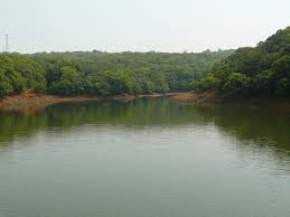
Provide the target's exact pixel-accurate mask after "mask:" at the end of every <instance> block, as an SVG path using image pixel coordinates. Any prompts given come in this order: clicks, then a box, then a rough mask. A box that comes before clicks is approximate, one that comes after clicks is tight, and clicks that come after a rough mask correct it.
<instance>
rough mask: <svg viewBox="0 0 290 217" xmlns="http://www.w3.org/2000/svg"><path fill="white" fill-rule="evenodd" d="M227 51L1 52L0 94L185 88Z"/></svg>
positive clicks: (102, 93)
mask: <svg viewBox="0 0 290 217" xmlns="http://www.w3.org/2000/svg"><path fill="white" fill-rule="evenodd" d="M231 53H232V50H226V51H221V50H220V51H216V52H211V51H205V52H202V53H158V52H148V53H137V52H123V53H107V52H99V51H92V52H63V53H37V54H32V55H23V54H17V53H13V54H8V53H2V54H0V96H6V95H12V94H19V93H22V92H25V91H30V92H41V93H48V94H55V95H97V96H108V95H117V94H124V93H126V94H151V93H165V92H169V91H171V92H173V91H186V90H191V89H192V80H196V79H198V78H200V77H201V76H202V75H203V74H204V73H205V72H206V71H208V70H209V69H210V68H211V67H212V66H213V65H214V64H216V63H217V62H219V61H221V60H222V59H224V58H226V57H227V56H229V55H230V54H231Z"/></svg>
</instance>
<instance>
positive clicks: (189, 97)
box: [168, 92, 224, 104]
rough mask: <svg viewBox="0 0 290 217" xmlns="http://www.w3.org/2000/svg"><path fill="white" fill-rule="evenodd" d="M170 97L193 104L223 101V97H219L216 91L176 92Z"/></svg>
mask: <svg viewBox="0 0 290 217" xmlns="http://www.w3.org/2000/svg"><path fill="white" fill-rule="evenodd" d="M168 98H169V99H171V100H174V101H178V102H183V103H193V104H206V103H221V102H223V100H224V99H223V98H222V97H219V96H218V95H217V94H215V93H214V92H203V93H195V92H184V93H174V94H171V95H169V96H168Z"/></svg>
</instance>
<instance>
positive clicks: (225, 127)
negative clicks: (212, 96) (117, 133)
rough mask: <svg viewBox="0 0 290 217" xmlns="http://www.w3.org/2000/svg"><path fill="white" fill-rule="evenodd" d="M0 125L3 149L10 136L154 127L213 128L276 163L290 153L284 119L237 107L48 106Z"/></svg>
mask: <svg viewBox="0 0 290 217" xmlns="http://www.w3.org/2000/svg"><path fill="white" fill-rule="evenodd" d="M0 120H1V122H0V145H1V144H2V147H3V146H4V145H5V144H6V145H9V143H10V142H11V141H13V139H14V138H15V137H18V136H22V137H25V136H26V137H27V136H30V135H32V134H33V133H35V132H37V131H38V130H47V129H49V128H59V129H61V130H67V129H70V128H72V127H77V126H80V125H83V124H92V125H96V126H98V125H102V124H108V125H123V126H126V127H134V128H136V129H142V128H143V127H144V126H154V125H156V126H163V125H164V126H166V127H176V126H177V125H184V124H195V125H200V126H202V125H207V124H214V125H215V126H216V127H217V128H218V129H220V130H222V131H223V132H226V133H227V134H229V135H231V136H233V137H234V138H236V139H237V141H239V142H240V144H242V146H241V147H240V148H241V149H244V150H247V149H248V148H250V150H252V149H261V150H262V149H264V150H267V149H270V150H272V152H275V157H277V158H279V157H281V158H284V157H285V155H287V156H288V155H289V151H290V133H289V132H290V116H289V114H285V113H274V112H273V111H267V109H264V108H251V107H247V106H239V105H231V106H230V105H226V106H214V107H200V106H199V107H198V106H191V105H183V104H178V103H175V102H172V101H169V100H167V99H142V100H135V101H131V102H128V103H121V102H102V103H99V102H98V103H96V102H88V103H80V104H69V103H67V104H59V105H54V106H51V107H49V108H47V109H46V111H44V112H42V113H39V114H33V115H21V114H0ZM246 145H248V146H246ZM250 145H251V146H250ZM249 146H250V147H249ZM281 153H282V154H281ZM288 157H289V156H288Z"/></svg>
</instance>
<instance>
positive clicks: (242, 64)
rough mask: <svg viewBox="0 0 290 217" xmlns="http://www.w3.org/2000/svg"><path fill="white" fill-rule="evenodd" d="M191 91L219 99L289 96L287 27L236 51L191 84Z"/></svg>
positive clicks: (289, 57)
mask: <svg viewBox="0 0 290 217" xmlns="http://www.w3.org/2000/svg"><path fill="white" fill-rule="evenodd" d="M193 89H194V90H196V91H208V90H212V91H215V92H217V93H218V94H220V95H223V96H290V27H288V28H286V29H284V30H278V31H277V32H276V33H275V34H274V35H272V36H270V37H269V38H268V39H267V40H266V41H264V42H260V43H258V45H257V46H256V47H254V48H251V47H245V48H240V49H238V50H236V51H235V52H234V53H233V54H232V55H230V56H229V57H227V58H225V59H224V60H222V61H221V62H220V63H217V64H215V65H214V67H213V68H212V69H211V70H209V71H208V72H207V73H204V75H203V76H202V77H201V78H200V79H198V80H194V81H193Z"/></svg>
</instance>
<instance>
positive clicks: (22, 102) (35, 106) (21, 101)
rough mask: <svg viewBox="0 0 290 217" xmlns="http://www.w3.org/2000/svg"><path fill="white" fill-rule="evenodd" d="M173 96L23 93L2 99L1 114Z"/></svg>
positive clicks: (0, 100)
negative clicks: (90, 102)
mask: <svg viewBox="0 0 290 217" xmlns="http://www.w3.org/2000/svg"><path fill="white" fill-rule="evenodd" d="M171 95H172V94H151V95H136V96H135V95H129V94H122V95H116V96H107V97H101V96H53V95H46V94H39V93H22V94H19V95H12V96H5V97H1V98H0V112H21V113H34V112H39V111H42V110H44V109H45V108H47V107H48V106H50V105H54V104H59V103H66V102H67V103H80V102H89V101H121V102H128V101H131V100H135V99H139V98H159V97H169V96H171Z"/></svg>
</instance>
